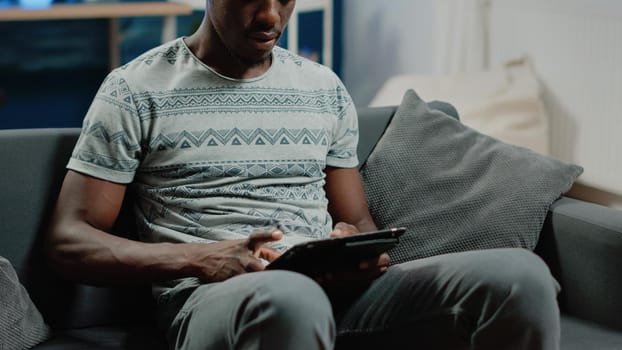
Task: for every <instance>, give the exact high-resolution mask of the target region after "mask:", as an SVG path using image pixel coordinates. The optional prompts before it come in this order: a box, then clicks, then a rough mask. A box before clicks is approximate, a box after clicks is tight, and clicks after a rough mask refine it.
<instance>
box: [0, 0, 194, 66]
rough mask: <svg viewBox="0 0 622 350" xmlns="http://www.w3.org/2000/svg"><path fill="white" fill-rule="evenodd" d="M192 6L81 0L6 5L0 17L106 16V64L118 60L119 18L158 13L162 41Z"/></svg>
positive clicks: (169, 37) (172, 35) (170, 37)
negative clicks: (40, 6)
mask: <svg viewBox="0 0 622 350" xmlns="http://www.w3.org/2000/svg"><path fill="white" fill-rule="evenodd" d="M191 12H192V7H191V6H189V5H188V4H183V3H175V2H159V1H157V2H116V3H82V4H58V5H53V6H51V7H49V8H46V9H40V10H24V9H22V8H19V7H10V8H4V9H2V10H0V21H3V22H5V21H49V20H62V19H93V18H105V19H108V33H109V35H108V48H109V56H108V62H109V67H110V68H115V67H118V66H119V64H120V55H119V44H120V41H121V38H120V35H119V28H118V27H119V18H121V17H141V16H162V17H163V18H164V23H163V26H162V37H161V40H162V42H166V41H169V40H173V39H174V38H175V37H176V36H177V30H176V24H177V16H178V15H188V14H190V13H191Z"/></svg>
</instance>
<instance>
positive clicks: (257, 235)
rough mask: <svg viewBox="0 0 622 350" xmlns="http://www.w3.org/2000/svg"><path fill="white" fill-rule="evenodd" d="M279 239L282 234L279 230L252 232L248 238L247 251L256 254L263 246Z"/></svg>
mask: <svg viewBox="0 0 622 350" xmlns="http://www.w3.org/2000/svg"><path fill="white" fill-rule="evenodd" d="M281 238H283V232H282V231H281V230H277V229H274V230H271V231H254V232H253V233H251V234H250V236H248V249H250V250H252V251H253V252H257V251H258V250H259V248H261V246H263V245H264V244H266V243H268V242H274V241H278V240H280V239H281Z"/></svg>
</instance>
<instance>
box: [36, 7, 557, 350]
mask: <svg viewBox="0 0 622 350" xmlns="http://www.w3.org/2000/svg"><path fill="white" fill-rule="evenodd" d="M294 3H295V1H294V0H280V1H276V0H209V1H207V6H206V14H205V18H204V21H203V23H202V25H201V27H200V28H199V29H198V30H197V31H196V33H194V34H193V35H192V36H190V37H186V38H180V39H177V40H175V41H173V42H170V43H167V44H164V45H162V46H160V47H158V48H155V49H153V50H151V51H148V52H147V53H145V54H143V55H142V56H140V57H138V58H137V59H135V60H134V61H132V62H130V63H129V64H127V65H125V66H123V67H121V68H119V69H116V70H114V71H113V72H111V73H110V74H109V76H108V77H107V78H106V80H105V81H104V82H103V83H102V86H101V88H100V90H99V92H98V94H97V96H96V98H95V99H94V101H93V104H92V106H91V108H90V109H89V112H88V113H87V116H86V118H85V122H84V126H83V131H82V135H81V137H80V139H79V141H78V143H77V145H76V148H75V150H74V152H73V155H72V158H71V160H70V161H69V164H68V168H69V172H68V173H67V176H66V178H65V181H64V183H63V187H62V190H61V193H60V195H59V199H58V204H57V206H56V209H55V213H54V217H53V220H52V224H51V229H50V234H49V237H48V244H47V247H48V253H49V257H50V259H51V261H52V262H53V264H54V265H55V266H56V267H57V269H58V270H59V271H60V272H62V273H64V274H65V275H67V276H69V277H71V278H74V279H78V280H81V281H84V282H87V283H92V284H132V283H153V285H154V288H153V290H154V296H155V298H156V300H157V304H158V318H159V322H160V325H161V326H162V328H163V329H164V330H165V331H166V335H167V338H168V340H169V343H170V346H171V348H174V349H331V348H333V347H334V346H335V342H336V341H337V343H338V346H350V345H351V346H357V347H361V348H363V347H365V346H367V347H374V346H375V347H382V348H384V347H389V346H395V347H397V348H409V347H419V346H422V347H424V348H425V347H426V344H428V348H429V347H430V346H431V347H434V348H439V347H441V346H445V345H447V346H448V345H449V344H462V345H467V346H470V347H471V348H474V349H480V348H481V349H503V348H521V349H527V348H528V349H553V348H556V347H557V346H558V345H557V344H558V342H559V339H558V338H559V334H558V333H559V315H558V310H557V304H556V301H555V297H556V293H557V286H556V283H555V281H554V280H553V279H552V277H551V276H550V274H549V273H548V270H547V268H546V266H545V265H544V264H543V263H542V262H541V261H540V260H538V259H537V258H536V257H535V256H534V255H533V254H532V253H529V252H525V251H522V250H512V249H507V250H491V251H483V252H471V253H461V254H453V255H447V256H441V257H434V258H430V259H422V260H420V261H415V262H410V263H405V264H400V265H395V266H392V267H390V268H388V267H387V266H388V263H389V258H388V255H387V254H381V255H380V256H378V257H377V258H374V259H371V260H368V261H361V262H360V265H359V266H358V268H357V269H354V270H353V271H348V272H347V273H341V274H337V273H328V274H326V275H323V276H319V277H318V278H317V279H311V278H309V277H306V276H303V275H300V274H297V273H293V272H287V271H264V261H271V260H274V259H275V258H276V257H278V256H279V254H280V252H282V251H283V250H284V249H286V248H287V247H288V246H291V245H292V244H295V243H297V242H301V241H305V240H310V239H315V238H323V237H327V236H329V235H331V236H339V235H347V234H353V233H356V232H359V231H367V230H372V229H375V228H376V227H375V225H374V223H373V220H372V218H371V217H370V215H369V212H368V209H367V204H366V201H365V196H364V192H363V188H362V185H361V181H360V178H359V175H358V171H357V169H356V165H357V162H358V161H357V159H356V152H355V150H356V142H357V118H356V111H355V108H354V106H353V104H352V101H351V99H350V97H349V96H348V94H347V92H346V91H345V89H344V87H343V85H342V83H341V82H340V81H339V79H338V78H337V77H336V76H335V75H334V74H333V73H332V72H330V71H329V70H328V69H326V68H325V67H323V66H320V65H318V64H315V63H312V62H310V61H307V60H304V59H302V58H300V57H298V56H296V55H293V54H291V53H290V52H288V51H286V50H283V49H280V48H278V47H275V44H276V43H277V41H278V39H279V37H280V35H281V34H282V32H283V29H284V27H285V25H286V23H287V21H288V19H289V17H290V15H291V13H292V11H293V8H294ZM128 184H131V187H130V188H131V190H132V191H134V192H135V194H136V196H137V201H136V202H137V203H136V210H135V211H136V216H137V221H138V231H139V236H140V238H141V242H137V241H130V240H126V239H123V238H120V237H117V236H114V235H111V234H109V233H107V231H108V230H109V229H110V228H111V226H112V225H113V223H114V222H115V220H116V218H117V215H118V213H119V210H120V207H121V203H122V201H123V198H124V196H125V193H126V190H127V189H128ZM333 222H336V223H337V224H336V225H335V226H334V227H333V225H332V223H333ZM454 341H455V342H456V343H454Z"/></svg>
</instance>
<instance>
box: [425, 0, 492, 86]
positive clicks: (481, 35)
mask: <svg viewBox="0 0 622 350" xmlns="http://www.w3.org/2000/svg"><path fill="white" fill-rule="evenodd" d="M489 2H490V0H437V1H436V29H435V33H436V38H435V39H436V40H435V42H436V71H437V73H438V74H444V75H445V74H455V73H467V72H476V71H481V70H483V69H485V68H488V61H487V60H488V18H487V13H488V7H489Z"/></svg>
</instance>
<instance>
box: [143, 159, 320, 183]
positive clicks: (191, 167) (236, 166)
mask: <svg viewBox="0 0 622 350" xmlns="http://www.w3.org/2000/svg"><path fill="white" fill-rule="evenodd" d="M324 166H325V164H323V163H322V162H319V161H317V160H314V159H310V160H248V161H231V162H205V163H203V164H182V165H176V166H174V167H173V166H170V167H158V168H144V169H142V171H144V172H157V176H159V177H162V178H170V179H187V180H194V181H196V180H206V179H211V178H215V177H229V176H238V177H283V176H305V177H319V176H322V169H324Z"/></svg>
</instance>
